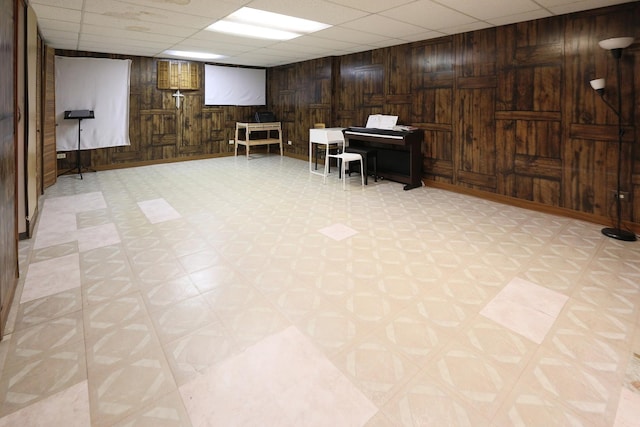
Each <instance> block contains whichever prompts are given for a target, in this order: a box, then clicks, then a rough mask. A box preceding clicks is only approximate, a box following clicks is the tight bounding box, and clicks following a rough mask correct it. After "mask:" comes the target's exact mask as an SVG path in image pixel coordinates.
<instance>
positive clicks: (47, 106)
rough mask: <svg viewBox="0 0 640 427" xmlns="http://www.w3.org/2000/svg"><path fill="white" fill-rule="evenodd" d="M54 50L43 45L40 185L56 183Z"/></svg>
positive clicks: (45, 186) (47, 185)
mask: <svg viewBox="0 0 640 427" xmlns="http://www.w3.org/2000/svg"><path fill="white" fill-rule="evenodd" d="M54 59H55V50H54V49H52V48H50V47H43V60H42V62H43V65H44V72H43V73H42V76H43V77H42V84H43V86H44V87H43V89H42V94H43V97H44V102H43V105H42V110H43V115H42V165H43V171H42V181H43V182H42V186H43V187H44V188H47V187H50V186H52V185H53V184H55V183H56V172H57V167H56V92H55V60H54Z"/></svg>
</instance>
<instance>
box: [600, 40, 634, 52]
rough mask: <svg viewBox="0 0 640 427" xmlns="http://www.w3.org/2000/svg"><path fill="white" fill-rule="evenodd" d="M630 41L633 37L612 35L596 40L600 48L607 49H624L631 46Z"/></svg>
mask: <svg viewBox="0 0 640 427" xmlns="http://www.w3.org/2000/svg"><path fill="white" fill-rule="evenodd" d="M631 43H633V37H614V38H612V39H606V40H601V41H600V42H598V44H599V45H600V47H601V48H603V49H607V50H612V49H624V48H626V47H629V46H631Z"/></svg>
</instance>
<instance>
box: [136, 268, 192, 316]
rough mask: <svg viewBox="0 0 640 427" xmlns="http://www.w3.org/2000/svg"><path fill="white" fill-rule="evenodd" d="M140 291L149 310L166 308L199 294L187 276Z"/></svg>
mask: <svg viewBox="0 0 640 427" xmlns="http://www.w3.org/2000/svg"><path fill="white" fill-rule="evenodd" d="M141 293H142V296H143V297H144V300H145V302H146V303H147V307H148V309H149V311H156V310H159V309H162V308H166V307H169V306H171V305H172V304H175V303H177V302H180V301H183V300H185V299H188V298H191V297H195V296H196V295H199V294H200V292H199V291H198V288H196V286H195V285H194V284H193V282H192V281H191V279H190V278H189V276H184V277H180V278H177V279H172V280H168V281H166V282H164V283H159V284H157V285H150V286H147V287H145V288H143V289H141Z"/></svg>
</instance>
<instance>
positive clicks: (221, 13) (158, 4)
mask: <svg viewBox="0 0 640 427" xmlns="http://www.w3.org/2000/svg"><path fill="white" fill-rule="evenodd" d="M106 1H111V0H106ZM128 3H132V4H136V5H140V6H147V7H152V8H158V9H164V10H168V11H172V12H177V13H183V14H186V15H193V16H200V17H207V18H213V19H220V18H222V17H225V16H227V15H229V14H231V13H233V12H234V11H236V10H238V9H240V8H241V7H242V6H244V3H247V1H246V0H239V1H230V0H229V1H227V0H224V1H223V0H130V1H128Z"/></svg>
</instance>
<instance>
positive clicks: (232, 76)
mask: <svg viewBox="0 0 640 427" xmlns="http://www.w3.org/2000/svg"><path fill="white" fill-rule="evenodd" d="M266 76H267V72H266V70H265V69H264V68H242V67H225V66H218V65H209V64H204V103H205V105H266V103H267V102H266V100H267V96H266V91H267V77H266Z"/></svg>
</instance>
